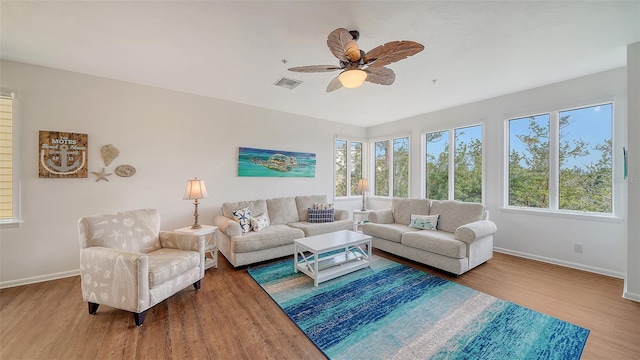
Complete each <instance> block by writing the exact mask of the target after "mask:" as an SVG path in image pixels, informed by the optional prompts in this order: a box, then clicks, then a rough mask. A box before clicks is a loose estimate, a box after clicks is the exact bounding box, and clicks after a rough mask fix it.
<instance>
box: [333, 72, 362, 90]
mask: <svg viewBox="0 0 640 360" xmlns="http://www.w3.org/2000/svg"><path fill="white" fill-rule="evenodd" d="M366 78H367V73H366V72H364V71H363V70H360V69H352V70H347V71H344V72H342V73H341V74H340V76H338V79H340V82H341V83H342V86H343V87H346V88H347V89H353V88H357V87H360V86H362V84H363V83H364V79H366Z"/></svg>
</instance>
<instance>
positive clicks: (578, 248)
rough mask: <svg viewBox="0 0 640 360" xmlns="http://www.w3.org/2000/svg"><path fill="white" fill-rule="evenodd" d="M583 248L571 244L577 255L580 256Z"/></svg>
mask: <svg viewBox="0 0 640 360" xmlns="http://www.w3.org/2000/svg"><path fill="white" fill-rule="evenodd" d="M583 246H584V245H582V244H573V250H574V251H575V252H577V253H578V254H582V252H583Z"/></svg>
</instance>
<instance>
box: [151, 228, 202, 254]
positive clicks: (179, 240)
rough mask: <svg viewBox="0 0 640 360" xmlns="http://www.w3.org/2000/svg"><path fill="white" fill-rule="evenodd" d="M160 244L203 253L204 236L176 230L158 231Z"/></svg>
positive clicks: (165, 246) (164, 246)
mask: <svg viewBox="0 0 640 360" xmlns="http://www.w3.org/2000/svg"><path fill="white" fill-rule="evenodd" d="M160 244H161V245H162V247H163V248H170V249H179V250H189V251H198V252H202V254H203V255H204V248H205V244H204V237H202V236H198V235H194V234H189V233H182V232H176V231H160Z"/></svg>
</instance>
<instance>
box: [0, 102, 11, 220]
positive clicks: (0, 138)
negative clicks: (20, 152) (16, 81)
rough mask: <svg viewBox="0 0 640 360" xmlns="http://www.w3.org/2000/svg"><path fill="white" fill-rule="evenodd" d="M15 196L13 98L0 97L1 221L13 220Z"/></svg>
mask: <svg viewBox="0 0 640 360" xmlns="http://www.w3.org/2000/svg"><path fill="white" fill-rule="evenodd" d="M13 203H14V198H13V98H11V97H6V96H2V97H0V221H3V220H12V219H13V214H14V212H13V210H14V204H13Z"/></svg>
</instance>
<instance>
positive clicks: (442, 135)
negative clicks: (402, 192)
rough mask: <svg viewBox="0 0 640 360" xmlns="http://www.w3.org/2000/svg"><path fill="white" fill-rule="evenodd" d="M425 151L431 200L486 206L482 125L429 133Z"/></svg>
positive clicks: (427, 187) (427, 189) (426, 192)
mask: <svg viewBox="0 0 640 360" xmlns="http://www.w3.org/2000/svg"><path fill="white" fill-rule="evenodd" d="M450 143H451V144H453V146H452V148H453V154H450V147H449V144H450ZM425 149H426V154H425V197H426V198H427V199H434V200H448V199H454V200H459V201H470V202H482V125H475V126H469V127H463V128H457V129H450V130H443V131H436V132H431V133H427V134H425Z"/></svg>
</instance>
